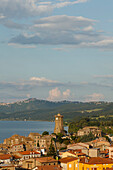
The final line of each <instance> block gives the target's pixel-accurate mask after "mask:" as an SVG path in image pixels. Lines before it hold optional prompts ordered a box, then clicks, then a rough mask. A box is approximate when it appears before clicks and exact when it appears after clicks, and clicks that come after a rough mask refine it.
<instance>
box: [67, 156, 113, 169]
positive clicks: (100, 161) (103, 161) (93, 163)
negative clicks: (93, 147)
mask: <svg viewBox="0 0 113 170" xmlns="http://www.w3.org/2000/svg"><path fill="white" fill-rule="evenodd" d="M112 167H113V160H112V159H110V158H100V157H96V158H81V159H77V160H73V161H70V162H68V163H67V170H105V169H107V168H112Z"/></svg>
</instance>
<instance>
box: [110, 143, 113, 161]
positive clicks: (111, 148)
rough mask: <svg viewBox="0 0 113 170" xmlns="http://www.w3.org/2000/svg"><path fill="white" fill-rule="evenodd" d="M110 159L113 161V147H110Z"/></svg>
mask: <svg viewBox="0 0 113 170" xmlns="http://www.w3.org/2000/svg"><path fill="white" fill-rule="evenodd" d="M109 158H112V159H113V145H111V146H110V147H109Z"/></svg>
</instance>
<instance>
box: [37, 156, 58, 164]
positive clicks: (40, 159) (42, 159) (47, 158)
mask: <svg viewBox="0 0 113 170" xmlns="http://www.w3.org/2000/svg"><path fill="white" fill-rule="evenodd" d="M36 160H37V161H38V162H41V163H44V162H58V161H57V160H56V159H53V158H52V157H41V158H37V159H36Z"/></svg>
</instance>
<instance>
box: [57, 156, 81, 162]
mask: <svg viewBox="0 0 113 170" xmlns="http://www.w3.org/2000/svg"><path fill="white" fill-rule="evenodd" d="M77 159H78V158H75V157H66V158H62V159H59V162H61V163H68V162H71V161H74V160H77Z"/></svg>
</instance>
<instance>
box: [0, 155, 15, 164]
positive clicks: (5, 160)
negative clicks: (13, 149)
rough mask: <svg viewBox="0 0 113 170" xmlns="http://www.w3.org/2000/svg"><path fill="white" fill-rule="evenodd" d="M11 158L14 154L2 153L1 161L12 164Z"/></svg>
mask: <svg viewBox="0 0 113 170" xmlns="http://www.w3.org/2000/svg"><path fill="white" fill-rule="evenodd" d="M11 158H12V155H10V154H3V155H0V163H1V164H10V163H11Z"/></svg>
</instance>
